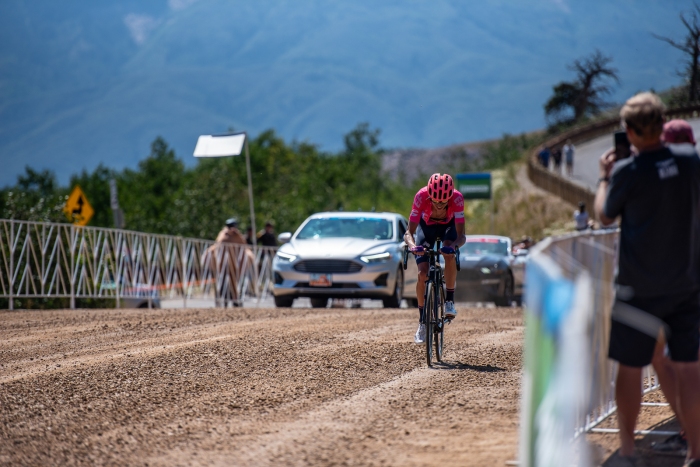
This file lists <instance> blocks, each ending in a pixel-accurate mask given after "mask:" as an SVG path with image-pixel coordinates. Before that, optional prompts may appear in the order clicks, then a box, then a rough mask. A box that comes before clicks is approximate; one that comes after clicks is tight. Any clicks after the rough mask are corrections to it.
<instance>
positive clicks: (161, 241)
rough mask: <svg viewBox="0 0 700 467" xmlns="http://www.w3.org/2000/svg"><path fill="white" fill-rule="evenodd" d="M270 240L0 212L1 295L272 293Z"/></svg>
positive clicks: (234, 298)
mask: <svg viewBox="0 0 700 467" xmlns="http://www.w3.org/2000/svg"><path fill="white" fill-rule="evenodd" d="M275 251H276V248H272V247H258V246H255V247H251V246H248V245H235V244H228V243H215V242H214V241H210V240H200V239H193V238H183V237H176V236H171V235H155V234H146V233H139V232H133V231H128V230H117V229H105V228H97V227H78V226H75V225H72V224H56V223H48V222H27V221H15V220H5V219H0V298H7V299H9V308H10V309H13V308H14V301H15V300H16V299H19V298H51V297H63V298H70V306H71V308H75V299H76V298H96V299H102V298H104V299H114V300H115V301H116V306H117V307H119V306H120V300H121V299H123V298H146V299H147V300H148V303H149V306H150V305H151V301H152V300H153V299H154V298H160V299H182V300H183V301H184V305H185V306H186V304H187V300H188V299H195V298H197V299H200V298H205V299H214V300H215V301H216V303H217V304H218V305H223V306H225V305H226V304H227V303H228V302H232V303H235V302H238V301H240V300H242V299H243V298H244V297H246V296H248V297H256V298H258V299H262V298H264V297H266V296H269V295H271V293H272V287H273V282H272V259H273V257H274V255H275Z"/></svg>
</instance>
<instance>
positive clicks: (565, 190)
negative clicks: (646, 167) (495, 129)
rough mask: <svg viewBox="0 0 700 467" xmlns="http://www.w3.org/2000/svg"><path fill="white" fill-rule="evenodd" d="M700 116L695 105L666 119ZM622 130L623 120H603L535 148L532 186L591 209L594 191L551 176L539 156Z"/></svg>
mask: <svg viewBox="0 0 700 467" xmlns="http://www.w3.org/2000/svg"><path fill="white" fill-rule="evenodd" d="M699 114H700V105H692V106H687V107H679V108H676V109H668V110H667V111H666V115H667V116H668V117H669V118H695V117H697V116H698V115H699ZM619 128H620V119H619V118H618V117H614V118H609V119H605V120H601V121H598V122H594V123H591V124H589V125H585V126H582V127H579V128H574V129H571V130H568V131H565V132H564V133H561V134H559V135H557V136H555V137H553V138H551V139H549V140H547V141H546V142H545V143H544V144H542V145H540V146H538V147H537V148H535V149H534V150H533V151H532V152H531V153H530V155H529V157H528V160H527V174H528V177H529V178H530V180H531V181H532V183H534V184H535V185H536V186H538V187H540V188H542V189H543V190H546V191H548V192H550V193H553V194H555V195H557V196H558V197H560V198H561V199H563V200H564V201H566V202H568V203H571V204H572V205H576V204H578V202H579V201H583V202H585V203H586V205H587V206H593V204H594V203H593V200H594V199H595V193H594V192H592V191H591V190H589V189H587V188H585V187H582V186H581V185H578V184H576V183H574V182H572V181H571V180H569V179H568V178H566V177H563V176H562V175H560V174H557V173H555V172H551V171H549V170H548V169H546V168H545V167H543V166H542V165H541V164H540V163H539V162H538V160H537V155H538V154H539V152H540V151H541V150H542V148H543V147H545V146H547V147H549V148H550V149H560V148H561V147H562V146H564V144H565V143H566V141H567V140H568V139H570V140H571V142H572V143H574V144H580V143H583V142H585V141H589V140H591V139H593V138H596V137H598V136H602V135H605V134H608V133H611V132H612V131H614V130H617V129H619Z"/></svg>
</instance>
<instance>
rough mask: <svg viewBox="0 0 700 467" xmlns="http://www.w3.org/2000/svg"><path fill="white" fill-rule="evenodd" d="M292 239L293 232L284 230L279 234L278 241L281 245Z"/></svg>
mask: <svg viewBox="0 0 700 467" xmlns="http://www.w3.org/2000/svg"><path fill="white" fill-rule="evenodd" d="M291 239H292V233H291V232H282V233H281V234H279V235H278V236H277V243H279V244H280V245H284V244H285V243H288V242H289V241H290V240H291Z"/></svg>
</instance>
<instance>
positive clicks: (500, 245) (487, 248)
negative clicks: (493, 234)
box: [461, 238, 508, 256]
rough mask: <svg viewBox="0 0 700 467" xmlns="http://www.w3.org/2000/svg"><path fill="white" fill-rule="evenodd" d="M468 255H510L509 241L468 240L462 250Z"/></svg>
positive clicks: (495, 239)
mask: <svg viewBox="0 0 700 467" xmlns="http://www.w3.org/2000/svg"><path fill="white" fill-rule="evenodd" d="M461 250H462V252H463V253H466V254H468V255H486V254H497V255H502V256H505V255H507V254H508V241H507V240H503V239H499V238H476V239H474V238H468V239H467V243H465V244H464V246H463V247H462V248H461Z"/></svg>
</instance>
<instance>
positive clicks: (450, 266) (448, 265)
mask: <svg viewBox="0 0 700 467" xmlns="http://www.w3.org/2000/svg"><path fill="white" fill-rule="evenodd" d="M442 256H443V258H445V286H446V287H447V288H448V289H452V290H454V288H455V284H456V283H457V261H455V255H442Z"/></svg>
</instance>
